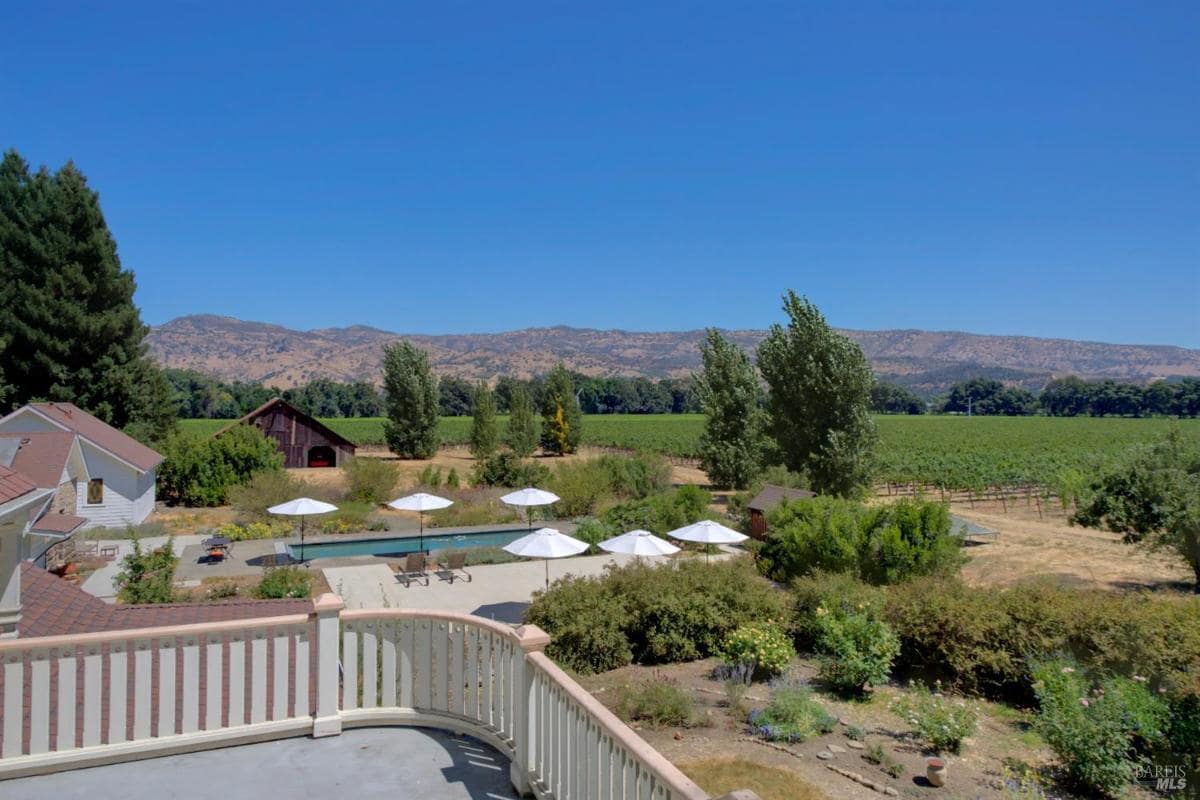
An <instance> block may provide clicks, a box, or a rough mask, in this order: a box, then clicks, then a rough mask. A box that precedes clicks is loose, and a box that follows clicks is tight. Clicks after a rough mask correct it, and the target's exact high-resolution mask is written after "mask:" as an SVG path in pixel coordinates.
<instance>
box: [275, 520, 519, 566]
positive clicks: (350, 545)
mask: <svg viewBox="0 0 1200 800" xmlns="http://www.w3.org/2000/svg"><path fill="white" fill-rule="evenodd" d="M527 533H529V531H527V530H525V529H524V528H522V529H520V530H505V531H475V532H473V533H435V534H428V533H427V534H425V540H424V542H425V549H426V550H430V551H432V550H450V549H466V548H468V547H503V546H504V545H506V544H509V543H511V542H515V541H516V540H517V539H520V538H521V537H522V536H524V535H525V534H527ZM420 549H421V539H420V538H419V537H417V536H405V537H403V538H391V539H357V540H355V541H351V542H312V543H310V544H305V545H304V558H305V559H314V558H346V557H347V556H403V555H407V554H408V553H415V552H417V551H419V550H420ZM288 552H289V553H291V555H292V558H299V557H300V545H299V544H289V545H288Z"/></svg>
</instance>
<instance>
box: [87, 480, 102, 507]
mask: <svg viewBox="0 0 1200 800" xmlns="http://www.w3.org/2000/svg"><path fill="white" fill-rule="evenodd" d="M87 501H88V505H89V506H98V505H100V504H101V503H103V502H104V478H92V479H91V480H90V481H88V493H87Z"/></svg>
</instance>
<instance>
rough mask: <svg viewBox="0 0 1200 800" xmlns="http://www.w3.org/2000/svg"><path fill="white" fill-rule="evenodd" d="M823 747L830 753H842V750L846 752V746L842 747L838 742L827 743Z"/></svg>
mask: <svg viewBox="0 0 1200 800" xmlns="http://www.w3.org/2000/svg"><path fill="white" fill-rule="evenodd" d="M825 749H826V750H828V751H829V752H831V753H844V752H846V748H844V747H842V746H841V745H839V744H827V745H825Z"/></svg>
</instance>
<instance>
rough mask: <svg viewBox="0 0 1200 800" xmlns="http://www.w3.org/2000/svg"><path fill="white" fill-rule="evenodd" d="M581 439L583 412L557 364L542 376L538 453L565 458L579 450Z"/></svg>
mask: <svg viewBox="0 0 1200 800" xmlns="http://www.w3.org/2000/svg"><path fill="white" fill-rule="evenodd" d="M582 436H583V412H582V411H581V410H580V409H579V399H578V398H577V397H576V396H575V383H574V381H572V380H571V373H569V372H567V368H566V367H564V366H563V365H562V364H559V365H558V366H556V367H555V368H554V369H552V370H550V374H549V375H547V376H546V393H545V396H544V398H543V400H542V449H543V450H545V451H546V452H547V453H553V454H554V455H560V456H562V455H568V454H570V453H574V452H575V451H576V450H578V449H579V442H580V439H581V438H582Z"/></svg>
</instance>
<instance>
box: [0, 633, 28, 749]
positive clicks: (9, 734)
mask: <svg viewBox="0 0 1200 800" xmlns="http://www.w3.org/2000/svg"><path fill="white" fill-rule="evenodd" d="M24 657H25V655H24V653H21V652H19V651H17V652H10V653H9V654H8V655H6V656H5V657H4V747H3V748H0V757H3V758H11V757H13V756H19V755H21V749H22V748H21V734H22V731H21V728H22V726H23V724H24V721H25V697H24V693H25V665H24V664H23V663H22V659H24Z"/></svg>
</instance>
